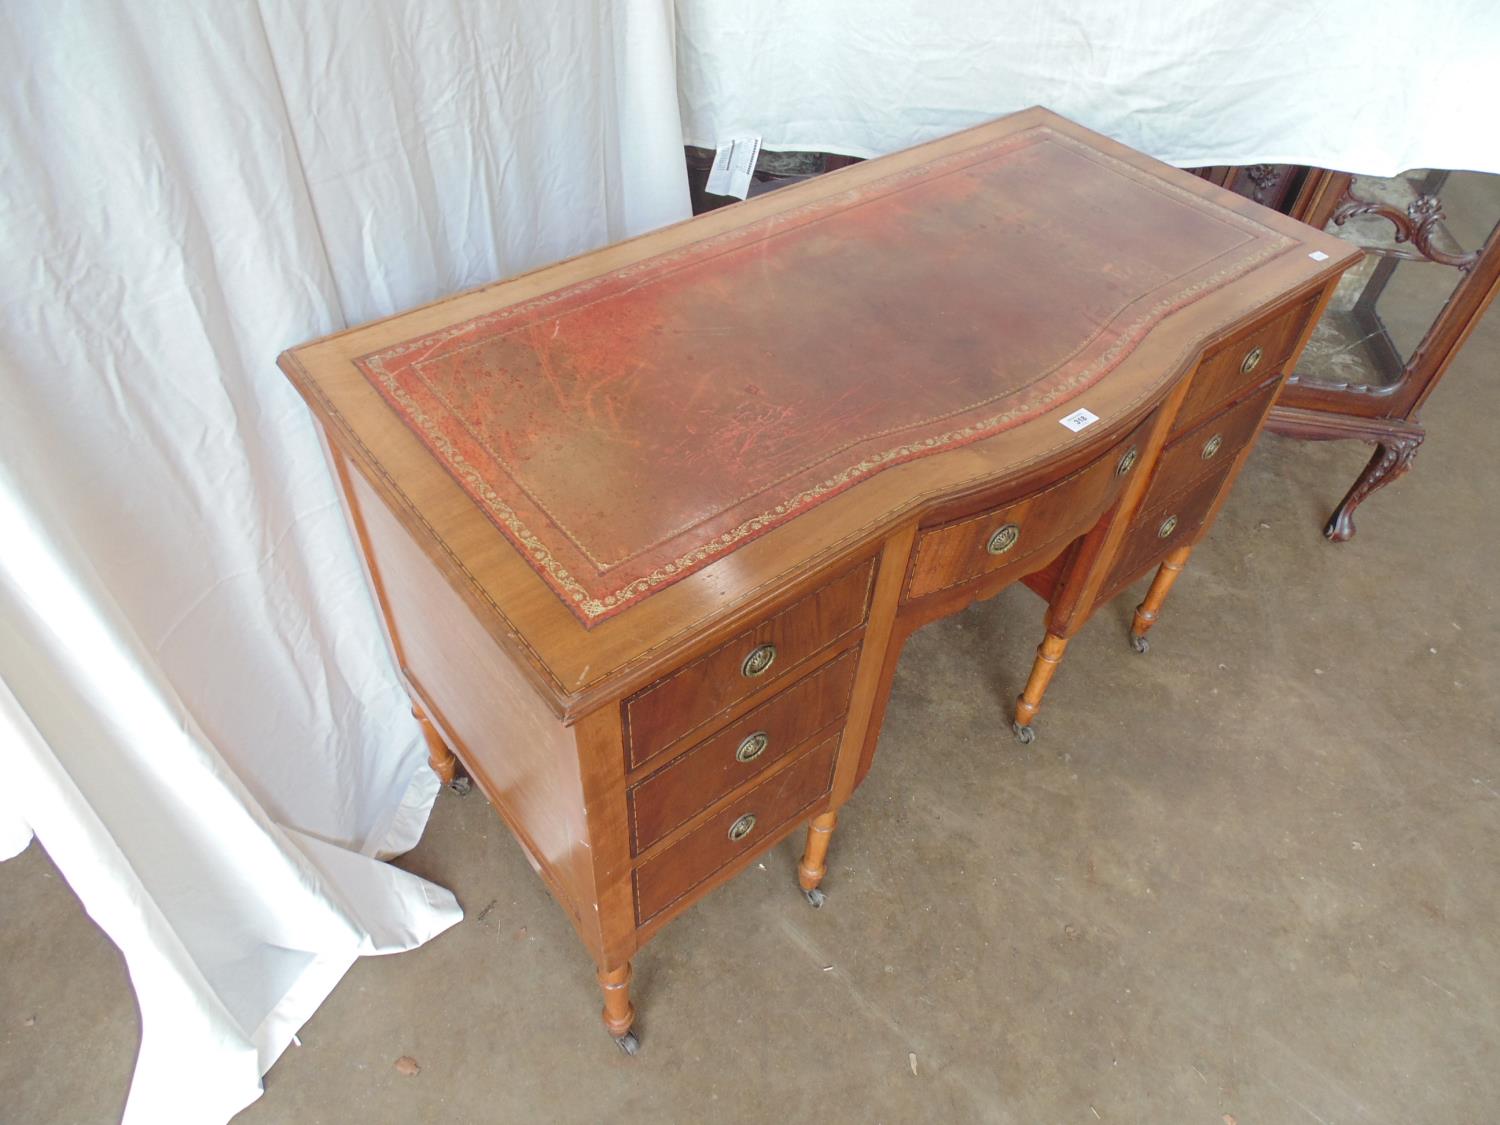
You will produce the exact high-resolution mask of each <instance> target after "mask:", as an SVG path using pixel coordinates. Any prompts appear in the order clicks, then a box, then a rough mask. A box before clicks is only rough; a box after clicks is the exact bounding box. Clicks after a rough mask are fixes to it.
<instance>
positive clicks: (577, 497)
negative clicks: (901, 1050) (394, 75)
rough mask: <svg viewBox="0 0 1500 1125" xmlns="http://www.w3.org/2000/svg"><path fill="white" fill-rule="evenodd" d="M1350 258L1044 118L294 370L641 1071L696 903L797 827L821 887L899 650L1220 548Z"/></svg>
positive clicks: (372, 542) (423, 687)
mask: <svg viewBox="0 0 1500 1125" xmlns="http://www.w3.org/2000/svg"><path fill="white" fill-rule="evenodd" d="M1355 257H1356V254H1355V252H1354V251H1352V250H1351V249H1349V248H1348V247H1347V246H1346V245H1345V244H1343V243H1341V242H1339V241H1338V240H1337V239H1334V238H1331V237H1329V236H1327V235H1324V234H1322V233H1320V232H1317V231H1313V230H1311V229H1308V228H1306V227H1304V226H1301V225H1299V224H1297V223H1295V222H1292V221H1291V220H1289V219H1286V218H1285V217H1283V216H1280V215H1277V214H1274V213H1272V212H1270V211H1267V210H1265V209H1264V208H1261V207H1259V206H1257V205H1255V204H1253V203H1250V202H1248V201H1246V200H1244V199H1241V198H1239V197H1238V196H1235V195H1233V194H1231V193H1228V192H1225V191H1222V190H1221V189H1219V188H1217V187H1215V186H1213V185H1212V184H1209V183H1206V182H1204V181H1203V180H1201V179H1197V178H1194V177H1192V176H1190V175H1188V174H1186V173H1183V172H1180V171H1176V170H1173V169H1171V168H1168V167H1165V166H1163V165H1161V164H1159V163H1157V162H1155V161H1152V160H1150V159H1148V158H1146V157H1144V156H1142V155H1140V154H1138V153H1135V152H1132V151H1131V150H1129V149H1126V148H1124V147H1123V146H1121V145H1118V144H1116V143H1114V142H1111V141H1109V140H1107V139H1106V138H1103V137H1100V136H1097V135H1095V134H1093V133H1090V132H1088V131H1087V130H1084V129H1082V128H1080V127H1078V126H1076V125H1073V124H1072V123H1070V122H1067V121H1065V120H1063V119H1061V118H1058V117H1056V116H1055V115H1053V114H1050V113H1048V112H1046V111H1045V110H1040V109H1035V110H1028V111H1026V112H1024V113H1020V114H1016V115H1014V116H1011V117H1007V118H1004V119H1002V120H1000V121H996V122H993V123H991V124H989V125H985V126H982V127H980V128H977V129H974V130H970V131H968V132H965V133H962V134H958V135H955V136H952V137H948V138H945V139H943V140H940V141H936V142H933V143H931V144H928V145H924V146H922V147H920V148H916V149H912V150H910V151H907V152H902V153H897V154H894V155H891V156H888V157H884V158H882V159H879V160H872V161H868V162H865V163H862V164H859V165H857V166H853V167H849V168H846V169H843V170H841V171H838V172H835V173H832V174H829V175H826V176H822V177H819V178H817V179H815V180H811V181H809V182H806V183H802V184H798V185H795V186H792V187H788V188H786V189H784V190H780V191H777V192H774V193H771V194H768V195H765V196H763V197H761V198H757V199H752V200H750V201H749V202H747V203H745V204H742V205H739V206H735V207H728V208H724V209H721V210H718V211H715V212H713V213H712V214H709V215H704V216H701V217H699V218H697V219H695V220H693V221H691V222H688V223H683V224H679V225H677V226H674V227H669V228H667V229H665V230H662V231H658V232H656V233H654V234H652V235H649V236H647V237H644V238H638V239H635V240H632V241H629V242H625V243H621V244H619V245H616V246H611V247H608V248H606V249H604V250H600V251H598V252H597V253H593V254H588V255H585V256H583V257H580V258H575V259H573V260H571V261H567V262H563V263H560V264H558V265H555V266H551V267H549V268H547V269H544V270H540V271H537V272H535V273H532V274H528V275H525V276H523V277H519V278H515V279H512V280H509V281H506V282H503V283H500V284H497V285H493V286H489V287H487V288H483V289H479V290H475V291H471V292H468V293H464V294H460V295H458V296H455V297H451V298H449V299H447V300H445V301H441V302H438V303H436V304H433V305H429V306H427V307H425V308H422V309H417V310H415V311H412V312H409V313H405V314H403V315H401V316H397V317H393V318H390V319H388V320H384V321H380V322H377V323H374V324H370V325H365V326H363V327H360V328H356V329H352V330H350V331H346V332H342V333H339V334H337V335H334V336H330V337H327V338H325V339H323V340H320V341H317V342H314V343H311V344H308V345H305V346H302V347H299V348H296V349H293V350H292V351H289V352H287V353H286V354H285V355H283V356H282V358H281V366H282V368H283V369H284V371H285V372H286V373H287V375H288V376H289V377H290V378H291V379H292V380H293V382H294V383H295V384H296V385H297V386H298V388H299V389H300V390H301V392H302V394H303V396H304V397H305V399H306V400H307V402H308V404H309V406H310V407H311V408H312V411H313V413H314V415H315V417H316V418H317V420H318V422H319V424H320V426H321V429H322V431H323V433H324V434H325V435H326V439H327V447H328V452H329V456H330V459H331V461H332V464H333V466H334V469H335V471H336V473H337V475H338V478H339V480H340V482H341V483H342V486H343V490H344V496H345V500H346V502H347V506H348V511H349V515H350V519H351V522H352V524H353V527H354V529H355V531H356V534H357V537H358V540H359V543H360V545H361V547H362V549H363V552H364V557H365V560H366V562H367V564H368V568H369V574H370V580H371V583H372V587H373V589H374V590H375V593H376V596H377V599H378V601H379V604H380V607H381V610H382V612H383V614H384V618H385V621H386V624H387V627H388V630H389V636H390V641H391V644H392V647H393V650H394V653H395V655H396V659H397V661H398V664H399V666H400V668H401V671H402V675H403V676H404V678H405V680H406V683H407V685H408V687H409V689H410V691H411V695H412V698H413V700H414V702H415V706H416V711H415V713H416V714H417V715H418V718H419V719H420V720H421V722H422V723H423V725H424V729H425V730H426V732H427V735H428V739H429V747H430V750H431V757H432V762H433V767H434V768H435V769H436V770H437V771H438V772H439V773H440V774H441V775H442V776H444V777H449V778H451V777H453V776H454V775H455V772H456V768H457V763H456V762H455V755H456V759H457V762H461V763H462V765H463V768H464V769H465V770H466V771H467V772H468V774H469V775H470V776H471V777H472V778H473V780H474V782H475V783H476V784H477V785H478V786H479V788H480V789H482V790H483V791H484V793H485V794H486V796H487V797H488V798H489V799H490V801H491V802H492V803H493V804H494V805H495V807H496V809H497V810H498V811H499V813H500V815H501V817H502V818H503V819H504V820H505V822H506V823H507V824H508V825H509V826H510V828H511V829H512V831H513V832H514V834H515V835H516V837H517V839H518V840H519V841H520V843H521V845H522V848H523V849H524V851H525V853H526V855H527V857H528V859H529V860H530V862H531V864H532V865H533V867H534V868H535V869H536V870H537V872H538V873H539V874H540V876H541V877H542V879H543V880H544V881H545V882H546V884H547V885H548V887H549V888H550V889H551V891H552V893H553V894H554V896H555V897H556V898H557V900H558V902H559V903H560V904H561V905H562V907H563V908H564V910H565V911H566V912H567V913H568V916H569V917H570V918H571V919H572V921H573V924H574V926H575V927H576V929H577V931H578V934H579V936H580V938H581V939H582V941H583V943H584V945H585V947H586V948H587V949H588V951H589V953H590V955H591V956H592V958H593V960H594V964H595V968H596V971H597V976H598V980H599V984H600V986H601V988H602V989H603V994H604V1021H605V1024H606V1026H607V1028H608V1029H609V1031H610V1033H611V1034H612V1035H614V1036H615V1037H616V1038H617V1039H618V1040H619V1041H620V1044H621V1046H622V1047H624V1048H625V1049H626V1050H627V1051H630V1052H634V1050H635V1049H636V1046H637V1040H636V1038H635V1036H634V1033H633V1031H632V1028H633V1026H634V1021H635V1016H634V1012H635V1009H634V1007H633V1005H632V1002H631V999H630V995H629V981H630V962H631V958H632V957H634V956H635V955H636V953H637V952H638V951H639V950H640V949H641V948H642V947H643V946H644V945H645V944H646V943H647V942H648V941H649V940H650V938H651V936H652V935H653V934H654V933H656V932H657V930H659V929H660V928H661V927H662V926H663V925H665V924H666V923H667V922H669V921H670V920H671V919H672V918H673V917H675V916H676V915H678V914H680V913H681V912H682V911H684V910H686V909H687V908H688V907H690V906H691V905H692V904H693V903H694V902H695V901H697V900H698V899H699V898H701V897H703V896H704V895H705V894H707V893H708V892H709V891H711V890H712V889H713V888H714V887H715V886H717V885H719V884H720V883H722V882H724V881H725V880H727V879H729V878H732V877H733V876H734V875H735V874H736V873H737V872H739V871H741V870H743V869H744V868H745V867H746V866H747V865H749V864H751V863H753V862H754V861H755V859H756V858H757V857H758V856H760V855H762V854H764V852H765V851H766V850H767V849H768V848H770V847H771V846H772V845H774V844H775V843H776V842H777V841H778V840H780V839H782V838H783V837H785V836H786V835H788V834H789V833H791V832H793V831H795V830H796V829H797V828H798V827H799V826H801V825H807V826H808V833H807V842H806V846H805V850H804V853H803V858H802V860H801V862H800V864H799V865H798V870H797V879H798V883H799V885H800V887H801V888H802V890H803V891H804V893H805V894H806V895H807V897H808V899H809V900H810V901H811V902H812V903H813V904H814V905H818V904H819V903H821V901H822V891H821V889H820V884H821V883H822V881H823V878H824V875H825V872H826V870H827V856H828V850H829V843H830V840H831V835H832V832H833V829H834V826H835V823H836V820H837V816H838V814H839V812H840V810H841V809H842V808H843V807H844V806H845V804H846V803H847V802H848V801H849V799H850V797H851V796H852V794H853V793H854V792H855V789H856V787H857V786H858V784H859V782H860V780H861V779H862V778H863V777H864V776H865V775H866V774H867V772H868V771H869V769H870V768H871V766H872V762H873V757H874V752H875V747H876V742H877V738H878V735H879V731H880V725H881V719H882V716H883V713H884V709H885V706H886V701H887V699H888V698H889V695H890V691H891V682H892V677H893V675H894V672H895V668H896V662H897V659H898V656H899V653H900V650H901V645H902V642H903V641H904V639H905V638H906V637H907V636H908V635H909V634H910V633H911V632H912V631H913V630H914V629H916V628H917V627H918V626H920V625H921V624H922V623H923V622H926V621H930V620H933V619H935V618H938V617H942V616H944V615H946V614H951V613H953V612H956V611H957V610H959V609H961V608H962V607H963V606H965V605H967V604H969V603H970V602H972V601H974V600H976V599H979V598H986V597H989V596H991V595H993V594H995V593H996V592H998V591H999V590H1001V589H1002V588H1003V587H1005V586H1007V585H1008V584H1010V583H1012V582H1015V581H1018V580H1021V579H1023V578H1026V577H1027V576H1032V577H1031V578H1030V581H1031V582H1032V583H1033V585H1035V586H1037V587H1038V588H1039V589H1042V590H1043V591H1044V592H1045V593H1046V594H1047V595H1048V597H1049V599H1050V602H1051V607H1050V611H1049V613H1050V619H1051V625H1050V627H1049V628H1050V630H1051V631H1050V632H1049V643H1050V642H1051V641H1052V638H1053V637H1059V638H1063V639H1065V638H1066V636H1067V635H1069V633H1070V631H1071V630H1072V629H1073V628H1074V627H1075V626H1076V625H1077V624H1079V623H1081V622H1082V621H1083V620H1084V619H1086V617H1087V615H1088V613H1089V611H1090V609H1091V608H1092V607H1093V605H1094V604H1095V603H1097V602H1098V601H1099V599H1100V598H1102V597H1104V596H1107V595H1108V594H1109V592H1110V591H1111V590H1112V589H1113V588H1114V587H1116V586H1117V585H1118V584H1119V583H1120V582H1121V581H1122V580H1123V579H1124V578H1125V577H1126V576H1127V575H1131V574H1134V573H1137V572H1139V571H1141V570H1142V569H1143V568H1146V567H1148V566H1150V565H1151V564H1152V563H1153V562H1154V561H1155V560H1156V559H1157V558H1158V557H1159V556H1160V555H1162V554H1163V553H1164V552H1173V551H1175V550H1176V549H1177V546H1178V544H1182V543H1186V542H1190V541H1191V540H1193V539H1194V538H1195V537H1197V536H1198V535H1200V534H1201V533H1202V530H1203V529H1204V528H1206V527H1207V526H1208V524H1209V523H1210V522H1211V520H1212V516H1213V512H1214V510H1215V509H1216V507H1217V506H1218V504H1219V503H1220V502H1221V501H1222V498H1223V494H1224V491H1225V490H1226V489H1227V488H1228V487H1229V484H1230V482H1231V480H1232V478H1233V476H1234V473H1235V471H1236V470H1237V469H1238V467H1239V464H1240V461H1241V460H1242V458H1243V453H1244V449H1245V448H1246V447H1247V446H1248V443H1249V441H1250V440H1251V439H1252V438H1253V436H1254V433H1255V432H1256V430H1257V429H1258V427H1259V425H1260V421H1261V417H1262V415H1263V413H1264V408H1265V405H1266V404H1267V403H1268V402H1269V400H1270V396H1271V395H1272V394H1273V393H1274V392H1275V389H1276V387H1277V385H1278V384H1279V381H1280V378H1281V374H1282V372H1283V371H1284V370H1285V367H1286V364H1287V363H1289V362H1290V361H1291V359H1292V357H1293V356H1295V354H1296V351H1297V349H1298V348H1299V347H1300V345H1301V343H1302V341H1303V340H1304V339H1305V338H1306V335H1307V332H1308V330H1309V326H1310V324H1311V321H1312V319H1313V318H1314V317H1315V316H1316V313H1317V311H1318V309H1319V308H1320V307H1321V305H1322V303H1323V302H1324V301H1325V300H1326V299H1327V297H1328V295H1329V293H1330V292H1331V291H1332V288H1333V286H1334V284H1335V283H1336V281H1337V279H1338V276H1339V273H1340V271H1341V270H1342V269H1344V268H1345V267H1346V266H1347V265H1349V264H1350V263H1351V262H1352V261H1353V260H1354V258H1355ZM1089 418H1092V419H1094V420H1093V421H1088V419H1089ZM1038 574H1041V575H1045V576H1048V577H1047V578H1046V580H1040V579H1038V578H1036V577H1035V576H1036V575H1038ZM1044 647H1046V646H1044ZM1047 667H1050V666H1047ZM1047 667H1044V666H1042V665H1039V672H1038V673H1037V674H1036V675H1035V676H1033V681H1034V684H1033V686H1032V687H1029V688H1028V699H1029V700H1031V701H1032V703H1033V705H1034V703H1035V701H1036V699H1038V698H1039V690H1033V689H1034V688H1039V684H1038V683H1037V682H1036V681H1040V680H1041V679H1043V678H1044V677H1045V674H1046V670H1047Z"/></svg>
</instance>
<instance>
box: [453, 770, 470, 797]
mask: <svg viewBox="0 0 1500 1125" xmlns="http://www.w3.org/2000/svg"><path fill="white" fill-rule="evenodd" d="M448 788H449V789H451V790H453V792H454V793H456V794H458V796H460V797H467V796H468V795H469V792H470V791H471V790H472V789H473V788H474V783H473V782H472V781H470V780H469V775H468V774H466V773H461V774H459V775H458V776H457V777H455V778H454V779H453V780H452V781H450V782H448Z"/></svg>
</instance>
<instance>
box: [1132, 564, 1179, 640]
mask: <svg viewBox="0 0 1500 1125" xmlns="http://www.w3.org/2000/svg"><path fill="white" fill-rule="evenodd" d="M1192 553H1193V549H1192V548H1191V547H1178V548H1177V550H1175V551H1173V552H1172V553H1171V554H1170V555H1168V556H1167V557H1166V558H1165V559H1163V560H1162V564H1161V568H1160V569H1159V570H1157V572H1156V577H1155V578H1153V579H1152V580H1151V588H1150V589H1149V590H1147V591H1146V597H1145V600H1143V601H1142V602H1141V604H1140V605H1138V606H1136V607H1135V618H1134V619H1133V620H1132V621H1131V623H1130V644H1131V646H1132V647H1133V648H1134V649H1135V651H1136V652H1145V651H1146V650H1147V649H1149V648H1150V647H1151V643H1150V642H1149V641H1147V640H1146V634H1147V633H1149V632H1150V631H1151V626H1153V625H1155V624H1156V619H1157V618H1158V617H1159V616H1161V603H1162V602H1164V601H1166V600H1167V592H1168V591H1169V590H1171V589H1172V583H1174V582H1176V581H1177V576H1178V575H1179V574H1181V573H1182V568H1183V567H1185V566H1186V565H1187V561H1188V556H1189V555H1190V554H1192Z"/></svg>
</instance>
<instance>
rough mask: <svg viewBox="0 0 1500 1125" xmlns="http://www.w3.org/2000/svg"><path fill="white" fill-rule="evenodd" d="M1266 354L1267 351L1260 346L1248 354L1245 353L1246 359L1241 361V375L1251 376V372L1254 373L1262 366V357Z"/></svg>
mask: <svg viewBox="0 0 1500 1125" xmlns="http://www.w3.org/2000/svg"><path fill="white" fill-rule="evenodd" d="M1264 354H1265V350H1264V349H1263V348H1261V347H1260V346H1259V345H1256V346H1255V347H1253V348H1251V349H1250V350H1249V351H1248V352H1246V353H1245V358H1244V359H1242V360H1241V361H1240V373H1241V374H1242V375H1248V374H1250V372H1252V371H1254V370H1255V369H1256V368H1257V367H1259V366H1260V357H1261V356H1263V355H1264Z"/></svg>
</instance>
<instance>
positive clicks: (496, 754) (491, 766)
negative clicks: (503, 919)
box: [332, 450, 598, 948]
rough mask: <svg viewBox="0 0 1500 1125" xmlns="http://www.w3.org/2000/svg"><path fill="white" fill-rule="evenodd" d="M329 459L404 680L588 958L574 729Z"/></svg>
mask: <svg viewBox="0 0 1500 1125" xmlns="http://www.w3.org/2000/svg"><path fill="white" fill-rule="evenodd" d="M332 453H333V456H334V457H335V458H338V459H339V460H340V461H341V462H342V464H341V476H342V477H343V480H344V482H345V493H346V497H347V500H348V503H349V506H350V508H351V514H352V516H353V519H354V522H355V526H356V528H357V529H358V531H359V533H360V535H361V537H362V539H363V542H362V544H361V546H362V548H363V549H364V551H365V553H366V561H367V563H368V565H369V568H370V571H371V575H372V578H373V579H374V581H375V582H376V583H377V586H378V588H379V592H380V594H381V595H382V600H383V607H382V608H383V609H384V611H385V613H386V616H387V626H388V627H389V629H390V631H391V636H392V641H393V643H394V647H395V649H396V652H397V653H398V654H399V659H400V661H401V665H402V667H401V672H402V675H403V677H404V678H405V679H406V682H407V684H408V685H409V687H410V688H411V690H412V693H413V695H414V696H415V697H416V698H417V699H419V700H420V701H421V703H422V706H423V707H424V708H425V709H426V710H427V713H428V715H429V716H430V717H431V718H432V720H433V721H434V722H435V723H436V724H437V725H438V728H439V729H440V730H441V732H442V734H443V736H444V738H445V739H447V741H448V744H449V745H450V746H451V747H452V748H453V751H454V752H455V753H456V754H457V755H458V758H459V760H460V761H461V762H463V764H464V767H465V768H466V769H467V770H468V771H469V775H470V776H471V777H472V778H473V779H474V782H475V784H477V785H478V786H479V788H480V789H482V790H483V791H484V793H485V796H487V797H488V798H489V800H490V802H491V803H492V804H493V805H494V806H495V808H496V809H498V810H499V812H500V815H501V816H502V817H503V818H504V820H505V822H506V824H507V825H508V826H509V827H510V829H511V831H512V832H514V833H515V835H516V837H517V838H518V839H519V840H520V841H521V844H522V846H523V847H524V848H525V849H526V851H527V853H528V858H529V859H530V860H531V862H532V866H533V867H535V868H536V869H537V870H538V872H539V873H540V874H541V876H542V877H543V879H544V880H545V881H546V882H547V884H548V885H549V887H550V888H551V889H552V891H553V893H554V895H555V896H556V897H557V898H558V900H559V901H560V902H561V903H562V904H563V907H564V909H566V910H567V912H568V914H569V916H570V917H571V918H572V919H573V924H574V925H575V926H577V927H578V929H579V932H580V934H582V935H583V938H584V941H585V943H586V944H588V945H589V946H590V948H593V947H594V946H595V945H596V944H597V941H598V938H597V918H596V914H595V910H594V895H593V876H592V867H591V862H590V859H589V847H588V829H587V825H586V821H585V814H584V803H583V786H582V781H581V779H580V774H579V765H578V751H577V747H576V744H575V741H574V734H573V731H572V730H571V729H570V728H568V727H566V726H564V725H563V724H562V723H561V722H560V721H559V720H558V719H557V718H556V717H555V716H554V715H553V714H552V712H551V710H550V709H549V708H548V707H547V705H546V704H545V703H544V702H543V701H542V700H541V698H540V697H539V696H538V695H537V694H536V692H535V691H534V690H533V689H532V687H531V686H530V684H529V683H528V682H527V681H526V679H525V677H524V676H523V675H522V673H521V672H520V670H519V669H517V668H516V667H515V665H514V664H513V663H512V662H511V660H510V658H509V657H507V656H506V654H505V653H504V652H502V651H501V649H500V648H499V647H498V646H497V645H496V644H495V642H494V640H493V639H492V638H491V637H490V635H489V633H487V632H486V631H485V629H484V627H483V626H482V625H481V624H480V623H479V622H478V621H477V620H475V618H474V615H473V612H472V611H471V610H470V609H469V607H468V605H467V604H466V603H465V602H464V600H463V599H462V598H461V597H460V596H459V595H458V594H457V593H456V592H455V591H454V590H453V588H452V587H451V586H450V585H449V584H448V582H447V580H446V579H445V578H444V577H443V575H442V574H441V573H440V572H439V570H438V569H437V567H435V566H434V565H433V564H432V562H431V561H430V560H429V559H428V558H427V556H426V555H425V554H423V552H422V550H421V548H420V547H418V546H417V544H416V543H414V542H413V541H412V538H411V536H410V534H409V533H408V532H407V531H406V529H405V528H403V527H402V526H401V524H400V522H399V521H398V520H397V519H396V517H395V515H394V514H393V513H392V512H391V511H390V510H389V509H388V508H387V507H386V506H385V504H384V503H383V502H382V501H381V499H380V497H379V495H378V494H377V493H376V492H375V490H374V489H373V488H372V487H371V486H370V485H369V483H368V482H367V481H366V480H365V479H364V478H363V477H362V476H361V475H360V474H359V472H358V471H357V469H355V468H354V466H353V465H351V464H350V463H349V462H348V461H347V460H345V459H344V458H343V454H342V453H340V452H338V451H337V450H333V451H332Z"/></svg>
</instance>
